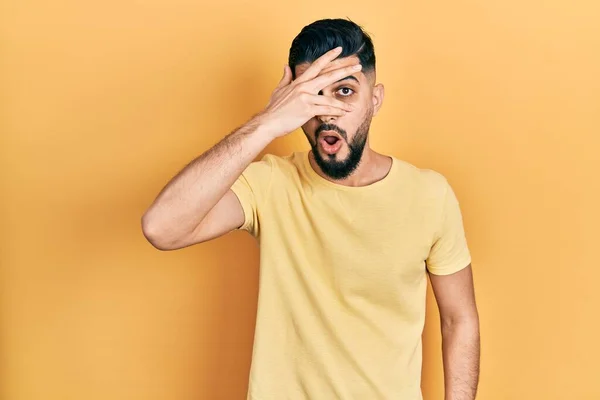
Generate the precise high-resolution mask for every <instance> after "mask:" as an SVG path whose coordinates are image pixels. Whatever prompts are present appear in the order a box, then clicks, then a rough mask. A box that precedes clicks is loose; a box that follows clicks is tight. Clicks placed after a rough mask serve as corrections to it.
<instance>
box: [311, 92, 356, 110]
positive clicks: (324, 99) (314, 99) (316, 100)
mask: <svg viewBox="0 0 600 400" xmlns="http://www.w3.org/2000/svg"><path fill="white" fill-rule="evenodd" d="M308 101H309V102H310V103H311V104H315V105H319V106H330V107H335V108H339V109H341V110H344V111H354V106H353V105H352V104H348V103H344V102H343V101H341V100H337V99H334V98H333V97H328V96H319V95H316V94H311V95H309V97H308Z"/></svg>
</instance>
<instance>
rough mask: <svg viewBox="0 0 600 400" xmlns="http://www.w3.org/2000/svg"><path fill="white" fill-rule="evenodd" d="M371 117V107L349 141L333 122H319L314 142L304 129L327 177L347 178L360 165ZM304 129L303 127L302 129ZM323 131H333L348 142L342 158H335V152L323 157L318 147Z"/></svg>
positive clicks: (316, 158) (314, 154)
mask: <svg viewBox="0 0 600 400" xmlns="http://www.w3.org/2000/svg"><path fill="white" fill-rule="evenodd" d="M372 119H373V109H369V111H368V112H367V115H366V116H365V119H364V120H363V122H362V123H361V124H360V126H359V127H358V129H357V130H356V134H355V135H354V137H353V138H352V141H351V142H348V135H347V134H346V131H345V130H343V129H342V128H340V127H338V126H336V125H334V124H328V123H325V124H321V125H320V126H319V127H318V128H317V130H316V131H315V140H314V142H313V141H312V140H310V139H309V136H308V134H306V131H304V134H305V135H306V137H307V139H308V142H309V143H310V147H311V148H312V152H313V156H314V158H315V162H316V163H317V165H318V166H319V168H321V171H323V173H324V174H325V175H327V176H328V177H330V178H331V179H334V180H340V179H344V178H347V177H348V176H350V175H351V174H352V172H354V171H355V170H356V168H357V167H358V166H359V165H360V160H361V159H362V154H363V151H364V149H365V144H366V143H367V136H368V135H369V128H370V126H371V120H372ZM302 130H304V128H303V129H302ZM323 131H335V132H337V133H338V134H339V135H340V136H341V137H342V139H343V140H344V141H345V142H346V143H347V144H348V149H349V154H348V156H347V157H346V158H345V159H344V160H336V159H335V157H336V154H330V155H328V157H327V158H323V157H322V156H321V153H319V149H318V139H319V134H320V133H321V132H323Z"/></svg>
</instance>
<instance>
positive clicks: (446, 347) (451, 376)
mask: <svg viewBox="0 0 600 400" xmlns="http://www.w3.org/2000/svg"><path fill="white" fill-rule="evenodd" d="M442 352H443V358H444V383H445V394H446V395H445V400H473V399H475V394H476V392H477V384H478V382H479V353H480V340H479V321H478V319H477V317H473V318H470V319H464V320H462V321H453V322H451V321H442Z"/></svg>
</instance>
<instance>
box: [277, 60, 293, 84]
mask: <svg viewBox="0 0 600 400" xmlns="http://www.w3.org/2000/svg"><path fill="white" fill-rule="evenodd" d="M291 82H292V70H291V68H290V67H289V65H286V66H285V67H284V68H283V77H282V78H281V81H279V84H278V85H277V89H279V88H282V87H284V86H287V85H289V84H290V83H291Z"/></svg>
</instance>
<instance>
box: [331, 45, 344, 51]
mask: <svg viewBox="0 0 600 400" xmlns="http://www.w3.org/2000/svg"><path fill="white" fill-rule="evenodd" d="M333 51H342V46H338V47H336V48H335V49H333Z"/></svg>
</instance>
